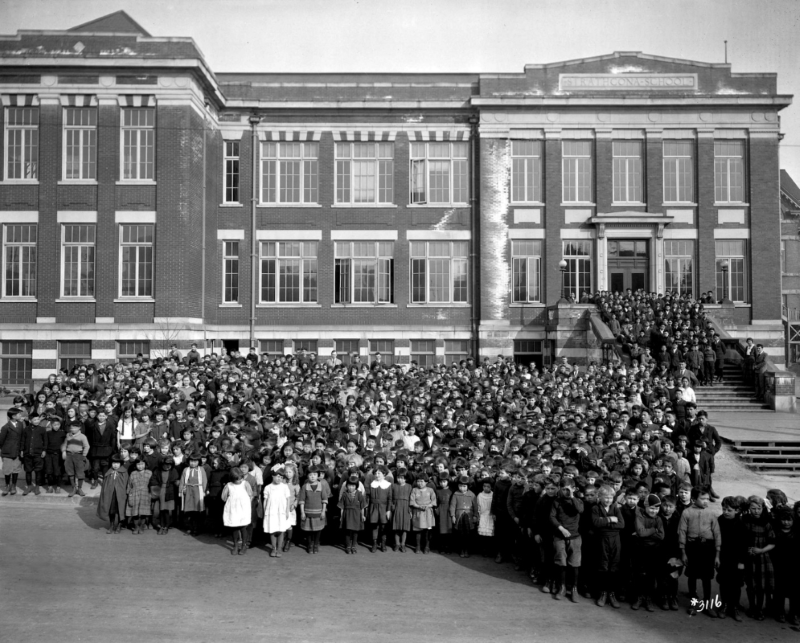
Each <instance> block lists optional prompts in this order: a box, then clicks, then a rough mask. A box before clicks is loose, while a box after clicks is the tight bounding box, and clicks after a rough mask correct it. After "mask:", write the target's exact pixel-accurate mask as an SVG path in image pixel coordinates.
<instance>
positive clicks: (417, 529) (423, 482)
mask: <svg viewBox="0 0 800 643" xmlns="http://www.w3.org/2000/svg"><path fill="white" fill-rule="evenodd" d="M416 484H417V486H416V487H415V488H414V490H413V491H412V492H411V498H410V499H409V505H411V528H412V530H413V531H414V537H415V538H416V540H417V547H416V549H415V550H414V553H416V554H419V553H420V552H422V553H423V554H428V553H430V551H431V545H430V533H431V529H433V526H434V518H433V508H434V507H435V506H436V492H435V491H434V490H433V489H431V488H430V487H429V486H428V476H427V475H426V474H424V473H422V474H420V475H419V476H418V477H417V480H416Z"/></svg>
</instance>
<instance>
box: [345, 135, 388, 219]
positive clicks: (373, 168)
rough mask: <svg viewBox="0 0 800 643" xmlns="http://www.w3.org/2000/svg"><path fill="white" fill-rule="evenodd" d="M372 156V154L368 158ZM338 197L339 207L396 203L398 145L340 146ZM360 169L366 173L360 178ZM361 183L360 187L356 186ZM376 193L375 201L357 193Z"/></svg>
mask: <svg viewBox="0 0 800 643" xmlns="http://www.w3.org/2000/svg"><path fill="white" fill-rule="evenodd" d="M365 153H368V154H369V155H366V156H365V155H364V154H365ZM335 163H336V173H335V176H334V195H335V203H336V205H347V206H352V207H368V206H381V205H393V204H394V143H391V142H381V141H374V142H363V143H359V142H351V143H336V146H335ZM357 166H362V168H363V170H365V171H364V172H363V173H361V174H360V175H358V176H357ZM356 181H359V182H360V183H359V187H357V186H356ZM363 191H366V192H367V193H369V192H370V191H371V192H372V198H371V199H365V198H358V197H357V194H356V193H357V192H363Z"/></svg>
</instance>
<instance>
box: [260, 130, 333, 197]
mask: <svg viewBox="0 0 800 643" xmlns="http://www.w3.org/2000/svg"><path fill="white" fill-rule="evenodd" d="M318 159H319V143H262V144H261V202H262V203H317V201H318V200H319V195H318V193H319V187H318V184H319V161H318Z"/></svg>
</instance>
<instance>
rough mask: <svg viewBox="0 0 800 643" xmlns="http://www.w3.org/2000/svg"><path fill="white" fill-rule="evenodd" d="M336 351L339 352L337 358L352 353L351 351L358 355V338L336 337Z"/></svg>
mask: <svg viewBox="0 0 800 643" xmlns="http://www.w3.org/2000/svg"><path fill="white" fill-rule="evenodd" d="M336 352H337V353H339V359H342V358H343V356H348V355H352V354H353V353H355V354H356V355H358V354H359V350H358V340H357V339H337V340H336Z"/></svg>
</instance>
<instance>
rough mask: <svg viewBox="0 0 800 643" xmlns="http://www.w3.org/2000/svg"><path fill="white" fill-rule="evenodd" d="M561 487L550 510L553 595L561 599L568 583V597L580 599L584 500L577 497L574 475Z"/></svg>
mask: <svg viewBox="0 0 800 643" xmlns="http://www.w3.org/2000/svg"><path fill="white" fill-rule="evenodd" d="M560 486H561V489H560V490H559V493H558V496H557V497H556V499H555V500H554V501H553V506H552V508H551V509H550V524H551V526H552V528H553V532H552V533H553V550H554V564H555V576H556V577H555V582H554V584H553V589H552V592H553V598H555V599H559V598H561V592H562V591H563V590H564V586H565V585H564V584H565V582H566V587H567V598H569V600H570V601H572V602H573V603H577V602H578V570H579V569H580V566H581V534H580V530H579V525H580V519H581V514H582V513H583V501H582V500H580V499H579V498H576V497H575V483H574V482H573V480H572V478H563V479H562V480H561V482H560Z"/></svg>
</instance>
